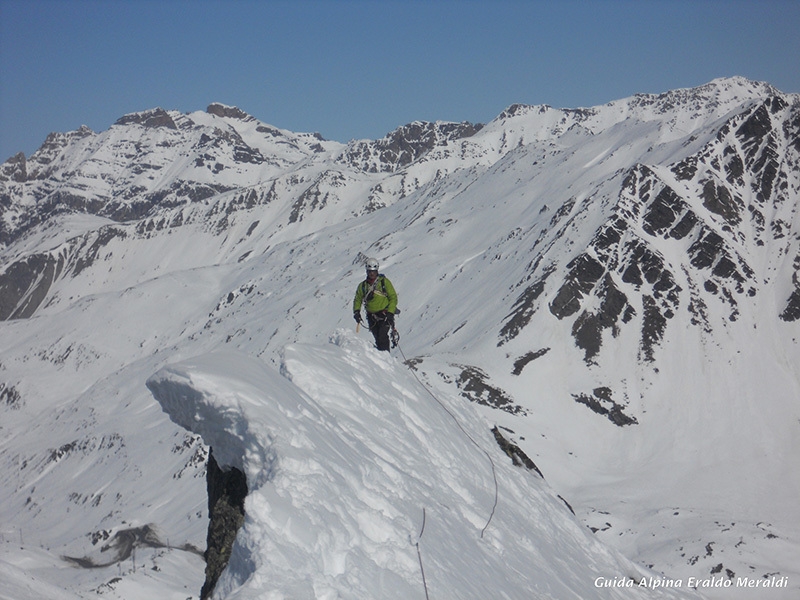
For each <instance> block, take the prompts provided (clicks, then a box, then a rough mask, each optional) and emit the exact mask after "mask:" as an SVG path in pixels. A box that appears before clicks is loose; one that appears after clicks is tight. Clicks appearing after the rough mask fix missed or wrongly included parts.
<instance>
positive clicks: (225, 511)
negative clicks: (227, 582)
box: [200, 451, 247, 600]
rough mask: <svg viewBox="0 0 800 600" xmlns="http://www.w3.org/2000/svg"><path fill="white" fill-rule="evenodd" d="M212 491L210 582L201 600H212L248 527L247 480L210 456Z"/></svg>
mask: <svg viewBox="0 0 800 600" xmlns="http://www.w3.org/2000/svg"><path fill="white" fill-rule="evenodd" d="M206 487H207V489H208V518H209V522H208V537H207V540H206V551H205V555H204V556H205V559H206V580H205V582H204V583H203V589H202V590H201V592H200V598H201V600H205V599H206V598H209V597H210V596H211V594H212V593H213V591H214V587H215V586H216V584H217V581H218V580H219V577H220V575H222V572H223V571H224V570H225V567H227V566H228V561H229V560H230V557H231V548H232V547H233V541H234V540H235V539H236V534H237V533H238V531H239V528H240V527H241V526H242V524H243V523H244V499H245V496H247V480H246V478H245V475H244V473H242V472H241V471H240V470H239V469H237V468H236V467H231V468H230V469H228V470H227V471H223V470H222V469H221V468H220V467H219V465H218V464H217V461H216V460H215V459H214V453H213V451H212V452H209V455H208V468H207V470H206Z"/></svg>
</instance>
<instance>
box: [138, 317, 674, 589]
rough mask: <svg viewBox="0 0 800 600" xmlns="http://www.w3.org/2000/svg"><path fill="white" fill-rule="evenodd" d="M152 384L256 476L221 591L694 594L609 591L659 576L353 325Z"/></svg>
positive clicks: (196, 365) (210, 359)
mask: <svg viewBox="0 0 800 600" xmlns="http://www.w3.org/2000/svg"><path fill="white" fill-rule="evenodd" d="M148 387H149V388H150V390H151V391H152V392H153V394H154V395H155V397H156V398H157V399H158V401H159V402H160V403H161V405H162V407H163V409H164V410H165V411H166V412H167V414H169V416H170V418H171V419H172V420H174V421H175V422H176V423H178V424H179V425H181V426H182V427H185V428H187V429H189V430H190V431H192V432H195V433H198V434H200V435H202V436H203V439H204V441H205V442H206V443H207V444H209V445H210V446H211V447H212V448H213V452H214V455H215V456H216V457H217V460H218V462H219V463H220V465H222V466H223V468H224V466H228V467H237V468H240V469H243V471H244V472H245V473H246V474H247V479H248V487H249V490H250V491H249V494H248V496H247V498H246V502H245V513H246V518H245V523H244V526H243V528H242V529H241V531H240V533H239V536H238V538H237V540H236V543H235V545H234V549H233V552H232V556H231V561H230V564H229V566H228V569H227V572H226V573H225V574H223V577H222V578H221V579H220V581H219V583H218V584H217V588H216V591H215V596H214V597H215V598H230V599H245V598H275V599H278V598H293V599H296V600H302V599H304V598H309V599H310V598H353V599H365V598H375V599H381V600H388V599H390V598H398V599H403V600H405V599H407V598H418V597H424V594H425V592H426V586H427V591H428V592H429V594H430V597H431V598H462V599H470V598H475V599H478V598H501V597H502V598H518V599H520V600H523V599H524V600H527V599H529V598H532V597H535V598H553V599H561V598H566V597H579V598H584V599H588V598H615V597H619V598H633V597H641V598H656V597H682V596H681V594H679V593H674V594H673V593H663V594H662V593H658V591H656V592H655V593H654V592H652V590H651V589H644V588H638V589H635V590H633V591H632V590H630V589H624V588H623V589H604V588H601V587H597V585H596V580H597V578H598V577H601V578H607V579H610V580H613V579H614V578H615V577H616V578H619V579H620V580H623V581H624V580H626V578H632V579H634V580H636V582H637V583H638V582H640V581H641V580H642V579H643V578H646V577H648V576H650V575H649V574H647V573H646V572H645V571H643V570H641V569H639V568H637V567H635V566H633V565H632V564H631V563H629V562H628V561H626V560H625V559H623V558H621V557H620V556H618V555H616V554H615V553H613V552H611V551H609V550H608V549H607V548H605V547H603V546H602V545H601V544H599V543H598V542H597V541H596V540H594V539H593V538H592V536H591V534H590V533H589V532H588V530H586V529H585V528H584V527H583V526H582V525H580V524H579V523H578V522H577V521H576V520H575V519H574V517H573V516H572V514H571V513H570V512H569V509H568V508H567V507H566V506H565V505H564V504H563V503H562V501H561V500H559V499H558V498H556V497H555V495H554V494H553V493H552V492H551V491H550V489H549V488H548V486H547V485H546V484H545V483H543V481H542V479H541V478H540V477H538V476H536V475H534V474H533V473H531V472H529V471H526V470H524V469H520V468H518V467H514V466H513V464H512V462H511V460H510V459H509V458H508V456H506V454H504V452H503V451H502V450H501V449H500V448H499V447H498V446H497V445H496V444H495V441H494V437H493V435H492V433H491V432H490V427H489V425H488V424H487V423H485V422H483V421H482V419H480V418H479V417H477V415H476V414H475V413H473V412H472V411H471V410H470V409H469V408H468V406H465V405H463V403H460V402H458V401H457V400H454V399H453V398H444V399H442V401H443V402H445V403H446V405H448V406H449V407H450V409H451V410H453V411H455V413H456V414H457V415H458V418H459V419H460V420H461V423H460V424H461V425H462V426H463V427H464V431H461V430H459V428H458V424H457V423H456V422H454V420H453V418H452V416H451V415H450V414H448V412H447V411H445V410H444V408H443V406H441V405H439V404H438V403H437V402H436V401H434V400H433V399H432V398H431V397H430V396H429V395H428V394H427V393H426V392H425V391H424V390H423V389H422V388H421V387H420V384H419V383H418V382H417V380H415V379H414V378H413V375H412V374H411V373H410V372H409V371H408V369H407V367H405V366H404V365H403V364H402V363H399V362H398V361H396V360H395V359H394V358H392V357H390V356H388V355H386V354H381V353H378V352H377V351H375V350H374V349H372V348H370V347H369V346H368V344H366V343H365V342H364V341H363V340H361V339H358V338H356V337H355V336H354V334H352V333H347V332H343V331H340V332H338V333H337V334H335V335H334V337H333V338H332V344H331V345H328V346H311V345H292V346H289V347H287V348H286V349H285V350H284V353H283V362H282V364H281V366H280V372H279V371H278V370H275V369H274V368H272V367H270V366H268V365H266V364H264V363H262V362H261V361H258V360H255V359H252V358H250V357H247V356H243V355H240V354H237V353H215V354H210V355H205V356H201V357H199V358H197V359H194V360H190V361H187V362H183V363H179V364H175V365H171V366H168V367H165V368H163V369H162V370H160V371H159V372H158V373H156V374H155V375H154V376H153V377H151V378H150V379H149V380H148ZM466 432H468V435H469V436H472V437H474V439H475V440H476V441H477V443H478V444H479V445H480V446H481V447H482V449H483V450H486V451H487V452H488V454H489V456H490V457H491V460H492V461H494V463H495V464H496V467H497V484H498V486H501V487H502V488H503V492H502V499H501V501H500V503H499V504H498V505H497V507H496V512H495V513H494V514H492V511H493V499H494V493H495V490H494V482H493V477H492V469H491V463H490V462H489V461H488V460H487V455H486V454H485V453H484V452H482V451H481V448H477V447H475V446H473V445H472V443H471V442H470V440H469V438H468V437H466V435H465V433H466ZM423 519H424V521H423ZM490 519H491V520H490ZM488 520H490V522H489V523H488V527H486V525H487V521H488ZM423 524H424V529H423ZM484 527H485V534H484V535H483V536H482V535H481V531H482V529H483V528H484ZM418 550H419V553H418ZM420 560H421V562H422V566H423V567H424V579H423V569H421V566H420ZM681 591H682V590H681ZM687 595H690V594H687Z"/></svg>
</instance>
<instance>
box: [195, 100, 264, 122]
mask: <svg viewBox="0 0 800 600" xmlns="http://www.w3.org/2000/svg"><path fill="white" fill-rule="evenodd" d="M206 112H207V113H208V114H210V115H216V116H218V117H227V118H230V119H238V120H240V121H253V120H255V118H254V117H252V116H250V115H248V114H247V113H246V112H244V111H243V110H241V109H240V108H238V107H236V106H226V105H225V104H220V103H219V102H212V103H211V104H209V105H208V108H206Z"/></svg>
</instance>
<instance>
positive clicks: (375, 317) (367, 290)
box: [353, 258, 397, 351]
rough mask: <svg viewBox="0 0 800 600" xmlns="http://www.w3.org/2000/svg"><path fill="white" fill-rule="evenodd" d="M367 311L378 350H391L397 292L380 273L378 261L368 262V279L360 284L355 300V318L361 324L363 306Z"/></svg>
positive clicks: (372, 259) (371, 259)
mask: <svg viewBox="0 0 800 600" xmlns="http://www.w3.org/2000/svg"><path fill="white" fill-rule="evenodd" d="M362 303H363V304H364V308H366V309H367V325H368V326H369V330H370V331H371V332H372V335H373V336H374V337H375V345H376V346H377V347H378V350H386V351H388V350H389V332H390V331H391V332H392V334H393V336H394V335H396V334H395V331H396V330H395V328H394V314H395V312H397V292H395V291H394V286H393V285H392V282H391V281H389V278H388V277H386V276H385V275H382V274H379V273H378V261H377V260H376V259H374V258H370V259H368V260H367V278H366V279H365V280H364V281H362V282H361V283H359V284H358V287H357V288H356V297H355V298H354V300H353V318H354V319H355V320H356V323H361V305H362Z"/></svg>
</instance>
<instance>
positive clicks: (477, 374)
mask: <svg viewBox="0 0 800 600" xmlns="http://www.w3.org/2000/svg"><path fill="white" fill-rule="evenodd" d="M453 366H454V367H457V368H458V369H460V370H461V372H460V373H459V374H458V376H457V377H456V380H455V383H456V385H457V386H458V389H459V390H460V391H461V395H462V396H463V397H464V398H466V399H467V400H470V401H471V402H477V403H478V404H482V405H484V406H491V407H493V408H499V409H500V410H504V411H506V412H508V413H511V414H512V415H518V414H525V409H524V408H522V407H521V406H520V405H519V404H514V401H513V400H512V399H511V397H510V396H509V395H508V394H507V393H506V392H505V391H503V390H502V389H500V388H499V387H497V386H493V385H491V384H490V383H489V375H488V374H487V373H486V372H485V371H483V370H482V369H479V368H478V367H474V366H469V365H453Z"/></svg>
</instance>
